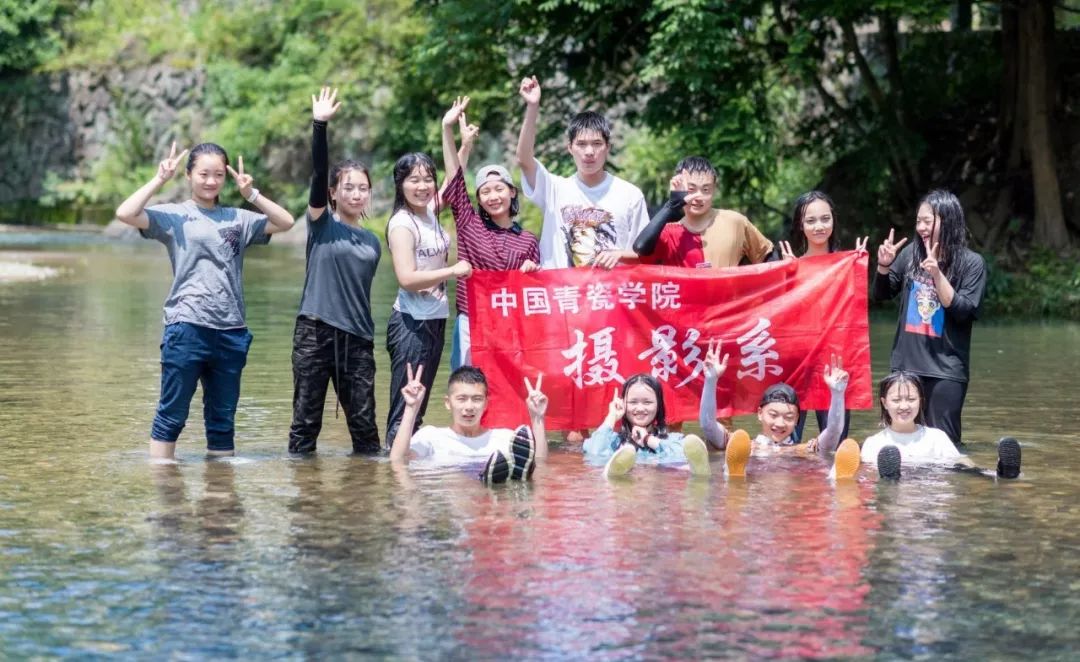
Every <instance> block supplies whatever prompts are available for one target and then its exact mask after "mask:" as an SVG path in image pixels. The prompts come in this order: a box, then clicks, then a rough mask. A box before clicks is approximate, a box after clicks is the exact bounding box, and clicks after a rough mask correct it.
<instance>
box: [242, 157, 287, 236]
mask: <svg viewBox="0 0 1080 662" xmlns="http://www.w3.org/2000/svg"><path fill="white" fill-rule="evenodd" d="M236 164H237V168H239V170H233V168H232V166H226V167H227V168H228V170H229V174H230V175H232V176H233V180H234V181H235V182H236V187H237V188H238V189H240V195H242V196H244V199H245V200H247V201H248V202H250V203H251V204H253V205H255V207H256V208H257V209H258V210H259V211H261V212H262V213H264V214H266V220H267V221H269V223H268V225H267V227H266V234H274V233H277V232H287V231H288V230H291V229H292V226H293V224H294V223H295V219H293V215H292V214H290V213H289V212H287V211H285V209H284V208H282V207H281V205H279V204H278V203H276V202H274V201H273V200H271V199H270V198H268V197H266V196H265V195H262V194H261V193H259V189H257V188H255V187H254V186H253V184H254V183H255V182H254V179H252V177H251V175H249V174H247V173H245V172H244V157H243V156H239V157H237V159H236Z"/></svg>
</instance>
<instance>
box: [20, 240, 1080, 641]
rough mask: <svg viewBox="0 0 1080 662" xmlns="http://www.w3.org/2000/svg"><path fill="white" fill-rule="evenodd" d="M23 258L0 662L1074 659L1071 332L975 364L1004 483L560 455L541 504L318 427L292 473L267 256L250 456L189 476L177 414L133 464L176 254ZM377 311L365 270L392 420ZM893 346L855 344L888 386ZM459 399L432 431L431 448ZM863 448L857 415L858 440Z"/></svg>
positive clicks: (196, 423) (528, 489)
mask: <svg viewBox="0 0 1080 662" xmlns="http://www.w3.org/2000/svg"><path fill="white" fill-rule="evenodd" d="M11 236H12V235H11V233H5V234H4V235H0V252H2V251H3V250H4V248H5V247H7V248H12V247H14V249H15V250H17V251H19V252H20V255H29V256H30V257H29V259H31V260H32V261H34V263H35V264H37V263H40V264H44V265H59V267H60V269H59V275H57V276H56V277H54V278H51V279H48V280H44V281H41V282H33V283H21V284H18V285H16V286H11V285H0V651H3V656H6V657H11V658H28V657H29V658H33V657H56V656H61V657H103V656H108V655H119V656H121V657H136V658H147V657H165V658H179V659H191V658H198V659H220V658H236V657H241V658H250V659H263V658H271V657H304V658H324V657H330V658H340V657H392V658H422V659H428V658H455V659H456V658H470V659H471V658H492V657H496V656H499V655H501V654H505V653H508V652H509V653H513V654H516V655H520V656H523V657H528V658H550V659H563V658H581V657H589V658H590V659H592V658H595V659H624V658H648V659H652V658H699V657H717V658H728V659H748V658H786V659H791V658H795V659H808V658H809V659H835V658H867V657H871V658H881V659H896V658H903V659H910V658H916V659H935V660H936V659H965V660H966V659H972V658H980V657H985V658H989V659H1000V658H1022V659H1037V658H1043V659H1068V658H1070V657H1073V656H1075V654H1076V652H1077V649H1078V647H1080V635H1078V634H1077V633H1076V628H1075V623H1076V619H1077V615H1078V613H1080V597H1078V596H1080V514H1078V510H1077V509H1076V508H1075V507H1074V503H1075V502H1076V500H1077V497H1078V496H1080V488H1078V486H1077V482H1076V481H1075V480H1074V479H1073V477H1072V471H1071V467H1072V466H1073V465H1074V464H1075V463H1074V462H1073V456H1074V455H1075V453H1076V452H1077V450H1080V444H1078V441H1077V437H1076V434H1075V423H1074V421H1073V420H1072V419H1073V417H1072V415H1071V412H1072V407H1069V406H1067V405H1063V404H1062V403H1063V401H1066V400H1067V396H1064V397H1063V395H1062V394H1067V393H1070V392H1071V390H1072V389H1071V381H1072V380H1071V377H1072V375H1074V374H1076V373H1077V371H1078V370H1080V356H1077V355H1076V353H1075V352H1071V351H1067V348H1070V347H1074V346H1076V341H1077V336H1078V327H1077V326H1076V325H1073V324H1036V323H1032V324H1019V323H1013V324H994V323H990V322H983V323H981V325H980V327H979V328H978V329H977V331H976V333H975V346H974V347H973V353H974V361H973V362H974V371H973V373H974V374H973V382H972V386H971V392H970V395H969V404H968V407H967V408H966V409H965V420H964V425H965V431H966V433H967V434H968V438H969V439H970V443H969V445H968V449H967V451H968V452H969V453H970V454H971V455H972V457H973V458H974V459H975V460H976V461H977V462H978V463H980V464H982V465H983V466H993V461H994V445H993V442H994V441H995V440H996V439H997V438H998V437H999V436H1001V435H1002V434H1006V433H1011V434H1014V435H1015V436H1017V437H1019V438H1020V439H1021V440H1022V441H1024V443H1025V449H1024V461H1025V470H1024V477H1023V478H1022V479H1021V480H1020V481H1016V482H1013V483H998V482H997V481H995V480H993V479H984V478H979V477H973V476H970V475H963V474H955V473H950V472H947V471H942V470H937V469H930V468H927V469H913V470H910V471H908V472H907V473H906V474H905V477H904V479H903V480H902V481H901V482H899V483H882V484H879V483H878V481H877V479H876V476H875V475H874V473H873V470H872V468H864V469H863V470H862V472H861V473H860V476H859V478H858V480H856V481H849V482H847V483H846V484H844V483H841V484H838V485H833V484H831V483H830V482H829V481H828V480H827V479H826V474H827V472H828V465H827V463H826V462H824V461H822V460H820V459H816V458H809V459H808V458H783V457H772V458H767V459H754V460H753V461H752V463H751V465H750V474H749V477H748V478H747V479H745V480H736V479H733V480H725V479H724V478H723V476H722V471H721V469H722V464H721V461H720V459H719V458H714V464H713V469H714V474H713V476H712V477H711V478H709V479H706V480H700V479H691V478H690V477H689V476H688V474H687V473H686V472H685V471H680V470H675V469H662V468H656V467H638V468H636V469H635V470H634V471H633V472H632V474H631V475H630V476H629V477H628V478H627V479H625V480H620V481H614V482H607V481H605V480H603V479H602V478H601V476H600V470H599V469H598V468H596V467H592V466H589V465H587V464H586V463H584V462H583V461H582V459H581V456H580V453H579V452H577V450H576V449H571V448H557V449H556V450H555V451H554V453H553V455H552V458H551V459H550V461H549V463H548V464H547V465H546V466H543V467H541V468H540V469H539V470H538V471H537V473H536V475H535V477H534V480H533V481H532V482H531V483H530V484H510V485H504V486H500V487H497V488H495V489H487V488H484V487H483V486H482V485H481V484H480V483H479V482H478V481H476V480H475V478H474V475H475V471H476V469H475V468H454V469H445V468H435V467H431V466H428V465H425V464H424V463H423V462H417V463H414V464H413V466H411V467H409V468H408V469H400V468H395V467H393V466H392V465H391V464H390V463H389V462H387V461H386V460H385V459H382V458H362V457H354V456H351V455H349V448H350V442H349V439H348V433H347V431H346V429H345V424H344V421H343V420H342V419H340V418H335V417H334V408H333V402H332V400H331V402H330V403H329V404H328V406H327V408H326V415H325V423H324V431H323V434H322V437H321V438H320V442H319V454H318V455H317V456H316V457H312V458H303V459H299V458H292V457H289V456H288V455H287V453H286V452H285V448H286V433H287V430H288V425H289V419H290V412H291V397H292V375H291V368H290V363H289V353H290V349H291V347H290V343H291V335H292V324H293V319H294V315H295V312H296V306H297V302H298V300H299V293H300V288H301V285H302V280H303V253H302V251H299V250H292V249H288V248H281V247H276V248H275V247H271V248H270V249H267V250H261V251H253V252H252V253H251V254H250V255H249V258H248V260H247V264H246V266H245V280H246V293H247V308H248V313H249V323H250V325H251V328H252V331H253V333H254V335H255V342H254V344H253V347H252V351H251V355H250V357H249V362H248V367H247V369H246V370H245V373H244V385H243V391H242V397H241V404H240V413H239V415H238V420H237V428H238V431H239V438H238V447H239V450H240V457H239V458H236V459H233V460H226V461H222V460H215V461H208V460H207V459H206V458H205V457H204V455H203V450H202V448H203V446H204V441H203V439H204V438H203V432H202V421H201V417H200V416H199V415H198V410H199V407H198V406H197V405H196V407H194V408H193V416H192V417H191V419H190V420H189V425H188V427H187V429H186V430H185V431H184V433H183V435H182V437H181V442H180V445H179V448H178V451H179V452H178V457H179V461H178V462H177V463H176V464H167V465H151V464H149V463H148V462H147V461H146V458H145V447H144V444H145V440H146V435H147V431H148V428H149V423H150V420H151V418H152V416H153V409H154V405H155V403H156V399H157V389H158V378H159V368H158V343H159V342H160V334H161V320H160V317H161V302H162V301H163V300H164V297H165V294H166V292H167V290H168V286H169V269H168V260H167V258H166V257H165V255H164V253H163V252H162V251H160V250H158V249H159V247H158V246H156V245H154V244H151V243H150V242H145V243H143V244H122V245H111V244H98V243H92V244H88V245H80V246H67V245H65V246H55V245H53V246H46V247H45V248H44V250H42V249H41V247H40V246H39V247H36V248H35V247H33V242H24V243H19V241H9V239H10V237H11ZM394 289H395V286H394V283H393V277H392V274H391V272H390V269H389V261H384V264H383V265H381V270H380V275H379V278H378V281H377V283H376V286H375V291H374V293H373V300H374V307H375V309H376V311H382V312H381V313H377V314H376V328H377V330H378V332H379V334H380V336H379V337H378V338H377V339H376V348H377V350H376V356H377V359H378V362H379V374H378V391H377V394H378V398H377V399H378V403H379V405H380V407H381V406H383V405H385V403H386V401H387V394H388V393H387V389H388V374H387V372H388V368H387V359H386V355H385V351H384V350H383V337H382V336H381V334H382V333H383V331H384V330H385V323H386V315H387V314H388V311H389V309H390V305H391V303H392V300H393V296H394ZM894 322H895V320H894V318H892V317H888V318H883V319H882V320H880V321H875V322H874V324H873V327H872V338H871V340H872V346H873V350H874V372H875V375H878V376H880V375H881V374H883V373H884V371H885V369H886V367H887V365H886V363H887V359H888V348H889V344H890V342H891V338H892V333H893V328H894V327H893V325H894ZM448 336H449V333H448ZM445 355H446V356H448V355H449V352H447V353H446V354H445ZM447 374H448V371H447V369H446V366H443V367H442V369H441V374H440V377H439V378H438V379H437V381H436V383H437V386H436V394H435V395H436V399H435V402H434V403H433V405H432V407H431V410H430V412H429V418H430V421H429V422H431V423H434V424H445V423H446V422H447V421H446V412H445V410H443V408H442V407H441V405H440V403H439V397H440V396H441V394H442V389H443V386H442V384H443V383H444V382H445V377H446V375H447ZM196 402H197V401H196ZM380 411H382V409H380ZM737 422H738V423H741V424H743V425H745V426H747V427H752V425H753V423H754V420H753V418H752V417H747V418H740V419H738V421H737ZM875 426H876V424H875V416H874V413H873V412H855V414H854V416H853V418H852V430H853V433H854V434H855V435H856V436H859V437H863V436H866V435H868V434H870V433H872V432H873V431H874V430H875V429H876V427H875ZM688 427H689V428H691V429H692V428H693V427H694V426H693V425H690V426H688Z"/></svg>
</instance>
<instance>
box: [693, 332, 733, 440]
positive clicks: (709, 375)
mask: <svg viewBox="0 0 1080 662" xmlns="http://www.w3.org/2000/svg"><path fill="white" fill-rule="evenodd" d="M720 345H721V341H719V340H716V341H712V340H710V341H709V349H708V351H707V352H706V353H705V385H704V386H702V387H701V406H700V407H699V408H698V423H700V424H701V432H702V434H704V435H705V441H708V442H709V443H710V444H712V445H713V446H715V447H716V448H718V449H720V450H724V449H725V448H727V442H728V437H729V435H728V431H727V430H726V429H724V426H723V425H720V422H719V421H717V420H716V384H717V382H719V381H720V377H721V376H722V375H723V374H724V372H725V371H727V364H728V355H727V354H724V360H723V361H721V360H720Z"/></svg>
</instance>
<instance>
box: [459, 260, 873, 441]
mask: <svg viewBox="0 0 1080 662" xmlns="http://www.w3.org/2000/svg"><path fill="white" fill-rule="evenodd" d="M866 268H867V255H866V253H862V254H858V253H856V252H854V251H847V252H843V253H833V254H831V255H823V256H819V257H809V258H801V259H798V260H785V261H782V262H770V263H767V264H758V265H752V266H745V267H734V268H730V269H686V268H681V267H657V266H634V267H619V268H616V269H613V270H611V271H605V270H602V269H588V268H580V269H553V270H547V271H537V272H534V273H530V274H523V273H521V272H518V271H476V272H473V275H472V276H471V277H470V278H469V312H470V315H469V324H470V330H471V335H472V360H473V363H474V364H475V365H476V366H477V367H479V368H481V369H482V370H483V371H484V373H485V374H486V375H487V379H488V385H489V394H490V395H489V404H488V411H487V414H486V415H485V417H484V423H485V424H486V425H489V426H492V427H513V426H515V425H519V424H520V423H522V422H524V421H525V420H527V418H528V416H527V412H526V409H525V404H524V402H523V398H524V397H525V384H524V382H523V381H522V378H523V377H525V376H528V377H529V378H530V379H532V378H535V377H536V375H537V374H538V373H541V372H542V373H544V384H543V390H544V392H545V393H547V395H548V396H549V398H550V404H549V406H548V413H547V426H548V428H549V429H552V430H573V429H580V428H593V427H596V426H597V425H599V424H600V422H601V421H602V420H603V419H604V416H606V415H607V410H608V403H609V402H610V400H611V395H612V393H613V392H614V389H615V387H617V386H621V384H622V382H624V381H625V380H626V378H628V377H630V376H631V375H634V374H636V373H639V372H650V373H652V374H653V375H654V376H655V377H657V378H658V379H659V380H660V383H661V384H662V385H663V388H664V404H665V407H666V410H667V420H668V421H696V420H697V417H698V403H699V400H700V398H701V388H702V385H703V383H704V381H705V375H704V364H703V359H704V358H705V351H706V349H707V347H708V344H709V340H710V339H713V338H715V339H718V340H720V341H721V342H722V346H721V351H720V353H721V356H723V354H725V353H726V354H729V355H730V359H729V361H728V368H727V372H726V373H725V374H724V376H723V377H721V378H720V383H719V385H718V388H717V394H716V401H717V406H718V407H719V409H718V410H717V416H720V417H723V416H730V415H733V414H743V413H750V412H754V411H757V407H758V401H759V400H760V398H761V394H762V392H763V391H764V390H765V388H766V387H768V386H769V385H771V384H774V383H776V382H781V381H783V382H787V383H788V384H790V385H791V386H793V387H794V388H795V391H796V392H797V393H798V394H799V399H800V404H801V405H802V408H803V409H828V407H829V389H828V387H827V386H826V385H825V382H824V380H823V378H822V373H823V369H824V366H825V364H826V363H827V362H828V361H829V359H830V357H831V356H832V355H833V354H836V355H837V356H839V357H841V358H842V359H843V365H844V368H845V369H846V370H847V371H848V372H849V373H850V374H851V379H850V382H849V384H848V389H847V406H848V408H849V409H867V408H869V407H870V406H871V403H872V387H871V383H870V379H871V377H870V336H869V324H868V322H867V301H866V296H867V286H866V283H867V280H866Z"/></svg>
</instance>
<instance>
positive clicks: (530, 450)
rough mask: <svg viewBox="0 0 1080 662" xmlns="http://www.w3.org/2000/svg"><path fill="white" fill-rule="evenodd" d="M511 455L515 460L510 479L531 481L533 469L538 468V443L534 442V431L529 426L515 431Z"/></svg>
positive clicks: (522, 426) (511, 444)
mask: <svg viewBox="0 0 1080 662" xmlns="http://www.w3.org/2000/svg"><path fill="white" fill-rule="evenodd" d="M510 453H511V455H512V456H513V460H514V468H513V469H511V470H510V477H511V478H513V479H514V480H529V478H531V477H532V473H533V469H535V468H536V442H535V441H534V440H533V435H532V430H531V429H530V428H529V426H528V425H521V426H518V429H517V430H514V441H513V442H511V443H510Z"/></svg>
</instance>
